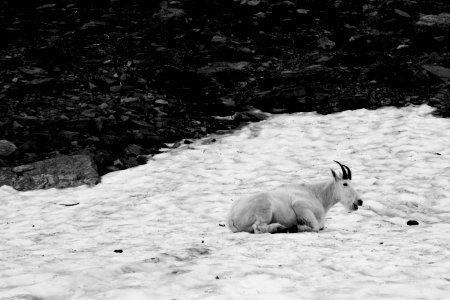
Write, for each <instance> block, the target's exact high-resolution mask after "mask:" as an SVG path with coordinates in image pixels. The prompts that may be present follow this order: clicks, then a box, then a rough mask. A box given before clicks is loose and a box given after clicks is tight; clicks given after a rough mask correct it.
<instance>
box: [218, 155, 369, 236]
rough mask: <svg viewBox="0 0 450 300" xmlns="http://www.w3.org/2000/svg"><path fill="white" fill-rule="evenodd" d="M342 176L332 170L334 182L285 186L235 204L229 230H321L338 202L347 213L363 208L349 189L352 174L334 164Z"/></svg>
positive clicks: (343, 167) (356, 195) (347, 169)
mask: <svg viewBox="0 0 450 300" xmlns="http://www.w3.org/2000/svg"><path fill="white" fill-rule="evenodd" d="M335 162H336V163H338V164H339V166H340V167H341V169H342V176H339V175H337V174H336V172H335V171H333V169H331V174H332V175H333V180H329V181H326V182H321V183H316V184H288V185H283V186H280V187H279V188H277V189H275V190H273V191H269V192H263V193H259V194H256V195H253V196H251V197H249V198H242V199H239V200H237V201H236V202H234V203H233V205H232V206H231V211H230V213H229V215H228V219H227V223H228V227H229V228H230V229H231V231H233V232H240V231H244V232H254V233H266V232H269V233H276V232H279V231H284V230H287V229H289V228H292V227H295V226H296V227H297V229H298V231H299V232H303V231H315V232H318V231H319V230H322V229H323V228H324V223H325V215H326V213H327V212H328V210H329V209H330V208H331V207H332V206H333V205H335V204H336V203H338V202H340V203H341V204H342V205H343V206H344V207H346V208H347V209H348V210H349V211H354V210H357V209H358V206H361V205H362V204H363V201H362V200H361V198H360V197H359V195H358V193H357V192H356V191H355V190H354V189H353V188H352V187H351V179H352V172H351V171H350V169H349V168H348V167H347V166H345V165H342V164H341V163H339V162H337V161H335Z"/></svg>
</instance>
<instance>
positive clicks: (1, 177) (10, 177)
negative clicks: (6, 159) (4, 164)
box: [0, 168, 17, 186]
mask: <svg viewBox="0 0 450 300" xmlns="http://www.w3.org/2000/svg"><path fill="white" fill-rule="evenodd" d="M16 177H17V176H16V173H14V172H13V171H11V168H0V186H3V185H12V182H13V181H14V180H15V179H16Z"/></svg>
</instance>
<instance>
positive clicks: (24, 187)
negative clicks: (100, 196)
mask: <svg viewBox="0 0 450 300" xmlns="http://www.w3.org/2000/svg"><path fill="white" fill-rule="evenodd" d="M99 182H100V176H99V175H98V172H97V167H96V165H95V163H94V161H93V159H92V158H91V157H90V156H88V155H73V156H67V155H61V156H57V157H55V158H51V159H47V160H43V161H38V162H35V163H32V164H27V165H21V166H17V167H14V168H1V169H0V186H2V185H10V186H12V187H13V188H15V189H16V190H19V191H28V190H35V189H49V188H66V187H75V186H80V185H83V184H87V185H95V184H97V183H99Z"/></svg>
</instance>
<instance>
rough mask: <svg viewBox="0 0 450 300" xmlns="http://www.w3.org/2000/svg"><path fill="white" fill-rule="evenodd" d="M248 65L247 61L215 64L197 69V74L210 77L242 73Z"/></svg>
mask: <svg viewBox="0 0 450 300" xmlns="http://www.w3.org/2000/svg"><path fill="white" fill-rule="evenodd" d="M249 64H250V63H249V62H247V61H240V62H235V63H231V62H217V63H213V64H210V65H208V66H206V67H203V68H200V69H198V72H199V73H200V74H203V75H211V74H215V73H221V72H225V71H243V70H244V69H245V68H247V67H248V65H249Z"/></svg>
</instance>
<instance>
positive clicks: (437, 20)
mask: <svg viewBox="0 0 450 300" xmlns="http://www.w3.org/2000/svg"><path fill="white" fill-rule="evenodd" d="M416 25H417V26H419V27H421V28H431V29H441V30H445V31H450V13H441V14H439V15H424V16H421V17H420V19H419V21H417V23H416Z"/></svg>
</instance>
